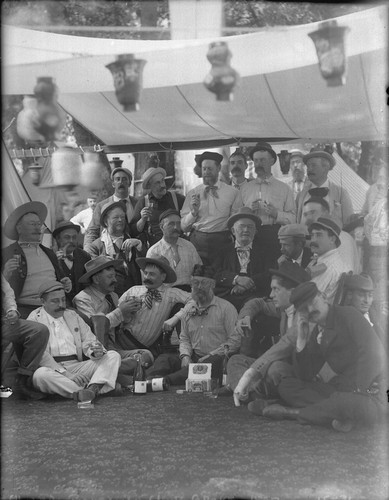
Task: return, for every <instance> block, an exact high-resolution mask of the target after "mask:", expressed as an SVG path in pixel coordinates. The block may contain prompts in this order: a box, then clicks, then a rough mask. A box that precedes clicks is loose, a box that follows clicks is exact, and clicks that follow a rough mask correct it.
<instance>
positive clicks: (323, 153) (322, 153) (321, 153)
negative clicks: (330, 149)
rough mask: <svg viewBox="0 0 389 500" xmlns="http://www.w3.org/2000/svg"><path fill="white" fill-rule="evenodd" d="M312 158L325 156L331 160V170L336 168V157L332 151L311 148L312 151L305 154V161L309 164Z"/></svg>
mask: <svg viewBox="0 0 389 500" xmlns="http://www.w3.org/2000/svg"><path fill="white" fill-rule="evenodd" d="M311 158H325V159H326V160H328V161H329V162H330V170H332V169H333V168H334V166H335V163H336V161H335V158H334V157H333V156H332V155H331V154H330V153H327V151H321V150H313V151H312V150H311V151H310V153H308V154H307V155H304V157H303V162H304V163H305V164H307V161H308V160H309V159H311Z"/></svg>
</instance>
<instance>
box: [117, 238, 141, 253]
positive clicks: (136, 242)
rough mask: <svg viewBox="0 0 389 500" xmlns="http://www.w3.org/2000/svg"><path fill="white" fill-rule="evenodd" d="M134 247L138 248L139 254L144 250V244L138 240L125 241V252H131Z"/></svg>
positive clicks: (123, 247) (123, 248) (123, 246)
mask: <svg viewBox="0 0 389 500" xmlns="http://www.w3.org/2000/svg"><path fill="white" fill-rule="evenodd" d="M133 247H136V249H137V250H138V252H140V251H141V250H142V242H141V241H140V240H138V239H137V238H129V239H128V240H124V241H123V245H122V250H124V251H125V252H130V251H131V248H133Z"/></svg>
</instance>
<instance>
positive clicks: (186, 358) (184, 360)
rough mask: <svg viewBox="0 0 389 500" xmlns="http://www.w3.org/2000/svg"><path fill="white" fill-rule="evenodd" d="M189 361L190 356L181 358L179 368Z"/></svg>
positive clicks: (186, 364)
mask: <svg viewBox="0 0 389 500" xmlns="http://www.w3.org/2000/svg"><path fill="white" fill-rule="evenodd" d="M190 362H191V359H190V356H184V357H183V358H182V359H181V368H184V366H188V365H189V364H190Z"/></svg>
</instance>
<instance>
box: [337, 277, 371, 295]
mask: <svg viewBox="0 0 389 500" xmlns="http://www.w3.org/2000/svg"><path fill="white" fill-rule="evenodd" d="M344 286H345V288H347V289H348V290H363V291H365V292H372V291H373V290H374V284H373V280H372V279H371V278H370V276H369V275H368V274H366V273H361V274H352V275H351V276H346V278H345V280H344Z"/></svg>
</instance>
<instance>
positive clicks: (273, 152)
mask: <svg viewBox="0 0 389 500" xmlns="http://www.w3.org/2000/svg"><path fill="white" fill-rule="evenodd" d="M257 151H267V152H268V153H270V154H271V155H272V157H273V160H274V163H275V162H276V161H277V153H276V152H275V151H274V149H270V148H264V147H259V148H257V147H255V148H254V149H252V150H251V151H250V153H249V156H250V158H251V159H252V160H253V156H254V153H256V152H257ZM253 161H254V160H253ZM274 163H273V165H274Z"/></svg>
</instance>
